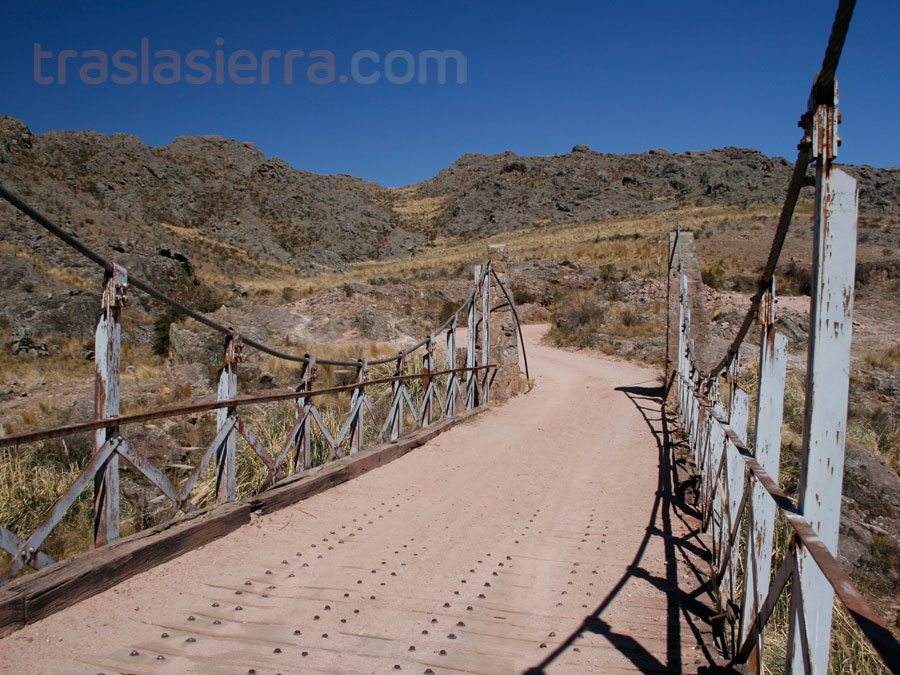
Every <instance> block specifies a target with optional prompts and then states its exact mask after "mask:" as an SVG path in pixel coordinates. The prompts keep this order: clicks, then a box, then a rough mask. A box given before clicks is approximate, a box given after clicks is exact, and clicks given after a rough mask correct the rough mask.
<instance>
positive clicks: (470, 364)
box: [466, 265, 481, 410]
mask: <svg viewBox="0 0 900 675" xmlns="http://www.w3.org/2000/svg"><path fill="white" fill-rule="evenodd" d="M480 279H481V265H475V283H476V284H477V285H476V289H475V294H474V295H473V296H472V302H470V303H469V320H468V324H469V325H468V328H467V329H466V332H467V339H468V343H467V347H466V368H474V367H475V364H476V360H475V350H476V341H477V340H476V338H477V335H478V302H479V300H480V298H479V297H478V293H479V291H480V290H481V286H480V284H478V282H479V280H480ZM477 405H478V377H477V373H476V372H475V371H472V370H468V371H466V410H471V409H472V408H474V407H475V406H477Z"/></svg>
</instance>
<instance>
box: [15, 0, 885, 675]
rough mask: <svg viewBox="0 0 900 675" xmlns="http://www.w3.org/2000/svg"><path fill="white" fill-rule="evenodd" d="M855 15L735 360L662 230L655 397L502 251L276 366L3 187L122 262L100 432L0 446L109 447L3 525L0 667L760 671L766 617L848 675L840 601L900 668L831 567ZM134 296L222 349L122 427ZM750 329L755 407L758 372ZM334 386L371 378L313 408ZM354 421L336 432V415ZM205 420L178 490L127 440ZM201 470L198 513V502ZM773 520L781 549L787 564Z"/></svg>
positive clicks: (643, 378) (111, 288) (48, 223)
mask: <svg viewBox="0 0 900 675" xmlns="http://www.w3.org/2000/svg"><path fill="white" fill-rule="evenodd" d="M853 6H854V2H852V1H849V2H848V1H843V2H841V3H840V6H839V8H838V12H837V16H836V19H835V23H834V27H833V30H832V35H831V38H830V40H829V44H828V48H827V50H826V56H825V59H824V61H823V66H822V69H821V70H820V72H819V73H818V74H817V75H816V78H815V80H814V85H813V88H812V92H811V94H810V101H809V108H808V110H807V111H806V113H805V114H804V115H803V117H802V119H801V126H802V127H803V129H804V137H803V139H802V141H801V143H800V145H799V153H798V158H797V161H796V164H795V170H794V173H793V177H792V180H791V183H790V185H789V186H788V190H787V197H786V199H785V203H784V207H783V209H782V213H781V217H780V219H779V223H778V226H777V229H776V233H775V237H774V241H773V245H772V248H771V252H770V255H769V257H768V260H767V262H766V265H765V268H764V271H763V274H762V275H761V278H760V280H759V286H758V290H757V292H756V293H755V294H754V295H753V297H752V299H751V302H750V307H749V309H748V311H747V313H746V317H745V320H744V322H743V324H742V325H741V327H740V329H739V331H738V333H737V335H736V336H735V338H734V341H733V343H732V344H731V346H730V347H729V349H728V351H727V353H726V354H725V355H724V356H723V357H722V358H721V360H720V361H718V362H715V363H705V362H704V361H703V359H702V358H701V357H700V354H699V349H698V343H699V341H700V339H701V338H702V335H695V332H694V331H693V330H692V325H693V322H692V312H693V311H694V310H695V308H696V300H695V296H696V284H693V288H692V281H691V279H690V276H691V275H690V270H691V269H693V268H696V266H697V261H696V258H695V256H694V254H693V247H692V245H691V244H692V239H691V237H690V234H689V233H686V232H681V231H680V230H678V231H676V232H674V233H672V236H671V238H670V246H669V327H668V352H667V363H666V369H665V371H664V374H665V377H659V373H658V371H657V370H655V369H651V368H648V367H645V366H639V365H635V364H631V363H626V362H623V361H619V360H615V359H611V358H608V357H601V356H598V355H593V354H588V353H572V352H565V351H560V350H556V349H552V348H550V347H547V346H545V345H543V344H542V343H541V341H540V338H541V336H542V331H543V328H542V327H539V326H521V325H520V323H519V321H518V316H517V315H516V310H515V304H514V302H513V298H512V296H511V294H510V292H509V285H510V279H509V267H508V260H507V258H506V254H505V251H504V250H502V249H501V248H492V249H491V250H489V255H488V259H487V260H486V261H485V262H484V263H483V264H482V265H478V266H476V267H475V269H474V278H473V286H472V290H471V293H470V294H469V295H468V297H467V299H466V300H465V301H464V302H463V303H462V305H460V306H459V307H458V308H457V309H456V311H455V312H453V313H452V314H451V316H450V317H449V319H448V320H447V321H446V322H445V323H444V324H443V325H441V326H440V327H438V328H436V329H435V330H434V331H432V332H431V333H429V334H428V335H426V336H424V338H423V339H422V340H420V341H419V342H418V343H416V344H414V345H410V346H408V347H407V348H405V349H403V350H401V351H399V352H398V353H397V354H395V355H393V356H390V357H387V358H383V359H372V360H367V359H366V358H359V359H357V360H349V361H343V360H334V359H324V358H320V359H317V358H316V357H315V355H313V354H304V355H297V354H291V353H287V352H284V351H279V350H277V349H274V348H272V347H271V346H269V345H266V344H263V343H261V342H259V341H256V340H253V339H249V338H247V337H245V336H242V335H241V334H240V333H239V332H238V331H237V330H235V329H233V328H231V327H229V326H224V325H221V324H219V323H217V322H216V321H214V320H212V319H210V318H209V317H208V316H206V315H204V314H201V313H199V312H196V311H194V310H193V309H191V308H190V307H187V306H185V305H184V304H181V303H179V302H176V301H175V300H174V299H172V298H169V297H168V296H166V295H165V294H163V293H162V292H160V291H159V290H158V289H156V288H154V287H153V286H152V285H150V284H148V283H147V282H145V281H143V280H141V279H139V278H136V277H134V276H131V275H129V272H128V270H126V269H124V268H123V267H122V266H120V265H119V264H117V263H116V262H115V261H113V260H108V259H106V258H104V257H102V256H101V255H99V254H98V253H97V252H95V251H93V250H92V249H90V248H89V247H87V246H85V245H84V244H83V243H82V242H81V241H79V240H78V239H77V238H75V237H73V236H72V235H71V234H69V233H68V232H66V231H65V230H64V229H63V228H61V227H59V226H58V225H56V224H55V223H54V222H53V221H52V220H51V219H50V218H48V217H46V216H44V215H43V214H42V213H40V212H39V211H38V210H37V209H35V208H34V207H33V206H32V205H30V204H27V203H25V202H24V201H23V200H22V199H21V198H20V197H18V196H17V195H15V194H14V193H13V192H11V191H10V190H8V189H7V188H6V187H0V197H3V199H5V200H6V201H7V202H8V203H9V204H11V205H12V206H13V207H14V208H16V209H18V210H19V211H20V212H22V213H24V214H25V215H27V216H29V217H30V218H31V219H32V220H33V221H34V222H35V223H36V224H38V225H39V226H41V227H43V228H44V229H45V230H47V231H48V232H50V233H51V234H53V235H54V236H56V237H58V238H59V239H60V240H62V241H63V242H65V243H66V244H67V245H69V246H71V247H72V248H73V249H75V250H76V251H78V252H79V253H81V254H82V255H84V256H85V257H87V258H88V259H89V260H91V261H93V262H94V263H96V264H97V265H99V266H100V267H101V268H102V269H103V270H104V282H103V294H102V306H101V307H100V308H99V309H100V316H99V319H98V322H97V328H96V335H95V350H94V361H95V406H94V413H95V414H94V419H93V420H92V421H88V422H82V423H76V424H69V425H66V426H60V427H53V428H45V429H39V430H36V431H31V432H27V433H20V434H16V435H13V436H6V437H2V438H0V447H21V446H28V445H29V444H38V443H44V442H51V441H54V440H56V439H63V438H66V437H68V436H71V435H73V434H86V433H87V434H92V435H93V453H92V454H91V457H90V459H89V461H88V462H87V464H86V465H85V466H84V468H83V470H82V471H81V472H80V473H79V474H78V476H77V477H76V478H75V479H74V481H73V482H72V484H71V485H70V486H69V488H68V489H67V490H66V491H65V493H64V494H63V495H62V496H61V497H60V498H59V499H58V500H57V501H56V503H55V504H54V505H53V506H52V508H50V509H49V511H48V512H47V513H45V514H42V517H41V519H40V521H39V524H38V525H37V526H36V527H35V528H33V529H32V530H31V531H27V532H23V531H21V528H20V527H17V524H16V523H0V547H2V549H3V550H4V551H6V553H7V554H8V555H7V559H8V563H7V564H6V566H5V569H3V571H2V572H0V582H2V583H3V585H2V586H0V634H2V635H4V637H3V638H2V639H0V652H2V654H3V658H2V659H0V671H3V672H48V673H50V672H59V673H68V672H86V673H112V672H122V673H182V672H197V673H291V672H346V673H360V672H372V673H376V672H388V671H395V670H400V671H412V672H422V673H438V672H448V673H449V672H468V673H505V672H526V673H541V672H573V673H574V672H603V673H607V672H634V671H639V672H728V671H738V670H741V671H745V672H750V671H752V672H763V663H764V660H765V657H766V656H767V649H770V647H767V643H766V640H765V632H766V626H767V622H768V621H769V619H770V617H771V615H772V612H773V609H774V607H775V605H776V603H777V602H778V601H779V598H780V597H789V603H790V631H789V636H788V641H787V647H786V651H785V653H784V654H781V655H780V658H781V660H782V661H783V662H784V663H786V664H787V665H786V669H787V670H789V671H791V672H805V673H825V672H827V671H828V667H829V650H830V634H831V622H832V607H833V601H834V598H837V600H838V601H839V602H841V603H843V605H844V606H845V607H846V609H847V610H848V611H849V613H850V615H851V617H852V618H853V620H854V621H855V622H856V624H857V625H858V627H859V629H860V632H861V634H862V635H863V636H864V639H865V641H866V642H867V644H868V645H870V648H871V649H872V650H873V651H874V652H875V653H877V654H878V655H879V657H880V659H881V660H882V661H883V662H884V664H886V668H887V669H888V670H889V671H890V672H895V673H896V672H900V644H898V642H897V640H896V638H895V637H894V636H893V634H892V633H891V631H890V630H889V629H888V628H887V627H886V626H885V625H884V624H883V623H882V622H881V620H880V619H879V618H878V616H877V615H876V613H875V612H874V611H873V610H872V608H871V607H870V606H869V605H868V603H867V602H866V601H865V599H864V598H863V597H862V595H861V594H860V593H859V591H858V590H857V589H856V588H855V587H854V586H853V584H852V582H851V581H850V580H849V578H848V577H847V576H846V574H845V573H844V572H843V571H842V570H841V568H840V566H839V565H838V564H837V562H836V560H835V553H836V548H837V532H838V522H839V514H840V499H841V477H842V468H843V453H844V448H843V445H844V441H845V430H846V411H847V391H848V378H849V354H850V337H851V331H852V303H853V271H854V263H855V243H856V216H857V203H858V192H857V186H856V181H855V180H854V179H852V178H851V177H850V176H848V175H847V174H846V173H844V172H843V171H842V170H841V169H840V168H839V167H837V166H836V165H834V163H833V162H834V159H835V157H836V156H837V150H838V145H839V141H840V139H839V137H838V134H837V125H838V122H839V115H838V109H837V108H838V87H837V80H836V78H835V71H836V68H837V64H838V60H839V57H840V52H841V49H842V47H843V43H844V39H845V37H846V32H847V28H848V26H849V22H850V17H851V15H852V10H853ZM811 163H814V164H815V167H816V210H815V232H816V236H815V250H814V255H815V263H814V266H813V283H812V297H811V303H810V326H811V330H810V345H809V358H808V375H807V377H808V381H807V401H806V413H805V418H806V421H805V424H804V429H805V431H804V438H803V458H802V465H801V477H800V496H799V499H798V501H797V502H794V501H793V500H791V499H790V498H788V497H787V496H786V495H785V494H784V492H783V491H782V490H781V488H780V487H779V485H778V480H777V473H778V466H779V452H780V442H781V441H780V433H781V422H782V420H781V416H782V402H783V399H784V380H785V367H786V366H785V363H786V358H785V351H786V347H785V340H784V337H783V336H781V335H780V334H779V333H778V331H777V330H776V327H775V319H776V316H775V314H776V309H775V307H776V305H775V289H774V284H773V279H774V272H775V268H776V265H777V263H778V259H779V254H780V251H781V247H782V245H783V242H784V239H785V236H786V234H787V231H788V227H789V225H790V222H791V217H792V215H793V210H794V207H795V205H796V202H797V199H798V196H799V193H800V188H801V186H802V184H803V180H804V177H805V175H806V171H807V168H808V166H809V165H810V164H811ZM134 291H138V292H142V293H146V294H148V295H149V296H150V297H152V298H153V299H154V300H156V301H157V302H160V303H162V304H163V305H166V306H168V307H169V308H171V309H174V310H176V311H177V312H180V313H181V314H182V315H185V316H189V317H192V318H194V319H195V320H197V321H199V322H200V323H202V324H204V325H205V326H207V327H208V328H210V329H212V330H214V331H217V332H218V333H220V334H221V336H222V339H223V340H224V344H225V349H224V355H225V357H224V363H223V365H222V368H221V371H220V372H219V375H218V390H217V396H216V398H215V399H214V400H199V401H191V402H189V403H187V404H185V405H180V406H177V407H169V408H164V409H156V410H148V411H143V412H137V413H129V414H122V412H121V401H120V398H121V394H120V372H119V371H120V363H121V342H122V321H123V316H124V314H125V312H126V311H127V308H126V305H127V299H128V295H129V293H131V292H134ZM754 323H756V324H757V325H758V326H759V327H760V331H761V335H762V337H761V343H760V357H759V363H758V373H759V382H760V391H759V395H758V400H757V401H756V403H755V406H753V407H755V409H752V406H751V399H750V396H749V395H748V394H747V393H746V392H745V391H743V390H742V389H741V386H740V368H741V360H740V354H741V346H742V344H743V342H744V340H745V338H746V336H747V335H748V333H749V330H750V328H751V326H752V325H753V324H754ZM245 350H258V351H260V352H263V353H265V354H268V355H270V356H272V357H274V358H278V359H285V360H288V361H291V362H293V363H295V364H296V367H297V382H296V383H295V387H294V388H292V389H290V390H286V391H276V392H270V393H265V394H258V393H256V394H254V393H250V394H244V395H241V394H240V392H239V391H238V377H237V376H238V373H239V371H240V368H241V362H242V360H243V356H244V352H245ZM529 358H530V361H531V362H530V364H529ZM325 367H340V368H344V369H352V372H353V373H355V378H354V380H353V381H352V382H350V383H349V384H341V385H337V386H324V387H323V386H320V383H319V371H320V368H325ZM523 370H524V379H523V377H522V375H523V373H522V371H523ZM526 388H527V389H528V391H527V393H525V392H524V390H525V389H526ZM336 401H337V402H339V403H342V404H343V405H344V408H343V410H342V413H341V414H340V415H338V419H337V421H336V422H335V421H331V420H330V418H329V417H328V416H327V415H324V414H323V411H324V410H325V406H326V404H327V405H334V404H335V402H336ZM285 403H287V404H288V405H290V406H291V407H292V408H291V409H292V418H291V424H290V425H289V429H288V431H287V432H286V434H285V435H284V437H283V438H282V439H280V442H279V444H278V447H276V448H275V449H274V451H273V450H272V448H271V447H267V446H266V445H265V444H264V443H262V442H261V441H260V438H259V434H258V429H257V430H255V429H254V420H253V417H252V415H250V414H249V413H248V411H249V410H251V409H252V408H253V407H254V406H264V405H273V404H285ZM189 415H193V416H197V415H208V416H214V417H215V420H214V424H213V425H211V427H210V434H209V435H210V438H209V439H208V443H207V444H206V445H205V446H204V447H202V448H200V450H201V451H200V452H199V453H198V454H197V456H196V461H195V463H194V464H193V465H191V466H190V467H187V468H186V469H185V468H184V467H181V468H180V469H179V472H173V471H172V469H171V467H167V466H163V465H160V464H158V463H156V462H154V461H153V460H152V459H151V458H150V457H148V456H147V455H145V454H144V453H143V452H142V451H141V450H140V448H139V447H138V446H136V445H135V444H134V443H131V442H129V430H130V429H134V428H135V427H136V426H137V425H142V424H146V423H148V422H150V421H154V420H160V419H170V418H172V419H177V418H183V417H185V416H189ZM751 417H752V418H753V420H754V424H753V428H754V429H755V433H754V438H753V439H752V442H751V439H750V438H748V427H749V423H750V420H751ZM239 439H240V443H239V442H238V441H239ZM676 450H685V451H687V452H688V453H689V455H690V457H691V458H692V460H693V464H694V466H695V467H696V471H697V475H698V485H699V487H698V490H697V492H698V499H697V502H696V504H688V503H684V502H683V501H681V499H680V498H679V497H677V496H676V494H677V492H678V490H677V485H676V484H675V483H676V482H677V478H678V472H676V471H675V466H674V465H675V452H676ZM241 454H243V455H245V456H244V457H243V459H245V460H247V461H254V462H258V463H261V465H262V466H263V467H264V473H265V478H264V480H262V482H261V484H260V485H259V490H258V491H256V492H255V493H254V494H250V495H244V494H239V491H238V486H237V473H238V472H237V465H238V463H239V459H242V457H241ZM376 469H377V470H376ZM124 471H127V472H129V473H130V474H133V475H139V476H140V480H141V481H143V482H144V483H145V484H146V485H148V486H153V489H155V490H157V491H158V494H159V495H160V498H161V499H164V500H165V501H166V504H167V505H168V506H167V509H168V510H167V511H166V512H165V514H164V517H163V518H162V519H161V522H159V523H157V524H155V525H153V526H152V527H150V528H148V529H146V530H144V531H142V532H138V533H136V534H132V535H130V536H127V537H121V536H120V534H121V532H120V524H121V508H120V495H121V485H120V479H121V474H122V472H124ZM209 471H212V472H214V498H213V500H212V501H213V502H214V503H213V504H212V505H211V506H206V505H205V504H203V503H201V502H200V498H199V496H198V490H197V488H198V482H199V481H200V480H201V478H202V476H203V475H204V474H205V473H207V472H209ZM89 490H92V492H93V517H94V527H93V550H91V551H89V552H88V553H85V554H83V555H81V556H78V557H75V558H73V559H70V560H65V561H56V560H54V559H53V558H52V557H51V556H50V555H49V554H48V553H47V552H46V551H45V550H42V546H43V545H44V544H45V542H46V541H47V538H48V536H49V535H50V534H51V533H52V532H53V530H54V528H56V527H58V526H59V525H60V523H62V522H63V520H64V518H65V517H66V514H67V513H68V511H69V510H70V509H71V507H72V506H73V504H75V503H76V501H77V500H78V499H79V497H80V495H81V494H82V493H84V492H85V491H89ZM776 514H780V515H778V517H780V518H784V519H785V520H786V522H787V523H788V525H789V526H790V528H791V535H790V544H789V547H788V550H787V552H786V553H784V554H783V555H779V556H778V559H777V560H776V552H775V551H774V550H773V548H774V545H773V532H774V529H775V519H776ZM742 533H743V534H742ZM26 572H27V573H26Z"/></svg>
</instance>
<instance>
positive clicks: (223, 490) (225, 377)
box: [216, 331, 242, 504]
mask: <svg viewBox="0 0 900 675" xmlns="http://www.w3.org/2000/svg"><path fill="white" fill-rule="evenodd" d="M241 349H242V345H241V336H240V335H239V334H238V333H237V331H233V332H232V334H231V335H230V336H229V337H228V338H227V339H226V340H225V357H224V364H223V366H222V370H221V371H220V372H219V387H218V391H217V392H216V398H217V400H219V401H227V400H230V399H233V398H234V397H235V396H237V362H238V361H239V360H240V358H241ZM233 412H234V408H231V407H229V408H219V409H218V410H216V430H217V431H218V430H219V429H221V428H222V427H224V426H225V423H226V422H227V421H228V417H229V416H230V415H231V414H232V413H233ZM236 448H237V439H236V434H235V432H234V431H233V430H232V431H231V432H230V433H229V434H228V435H227V436H226V437H225V440H224V441H223V442H222V445H220V446H219V447H218V448H216V502H217V503H219V504H224V503H225V502H233V501H234V497H235V452H236Z"/></svg>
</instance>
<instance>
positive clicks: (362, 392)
mask: <svg viewBox="0 0 900 675" xmlns="http://www.w3.org/2000/svg"><path fill="white" fill-rule="evenodd" d="M368 379H369V361H368V360H367V359H360V360H359V365H358V366H357V367H356V381H357V383H359V385H360V386H359V388H358V389H354V390H353V395H352V396H351V397H350V410H351V411H354V410H355V411H356V412H355V413H354V419H353V422H352V429H353V431H352V433H351V436H350V454H351V455H355V454H356V453H357V452H359V451H360V450H362V448H363V445H365V442H366V431H365V417H366V416H365V412H366V408H365V406H366V388H365V387H364V386H363V383H364V382H367V381H368Z"/></svg>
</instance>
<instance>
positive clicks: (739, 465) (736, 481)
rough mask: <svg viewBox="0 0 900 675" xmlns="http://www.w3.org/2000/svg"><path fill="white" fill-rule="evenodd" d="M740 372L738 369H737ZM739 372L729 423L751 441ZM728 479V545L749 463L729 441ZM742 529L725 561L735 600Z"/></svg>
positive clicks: (747, 402)
mask: <svg viewBox="0 0 900 675" xmlns="http://www.w3.org/2000/svg"><path fill="white" fill-rule="evenodd" d="M736 372H737V371H736ZM736 372H735V377H734V381H733V383H732V392H731V419H730V420H729V426H730V427H731V428H732V429H733V430H734V432H735V433H736V434H737V436H738V438H739V439H741V441H743V442H744V445H746V444H747V426H748V423H749V421H750V394H748V393H747V392H746V391H744V390H743V389H740V388H739V386H738V377H737V374H736ZM725 452H726V453H727V454H726V457H725V462H726V465H725V471H726V474H725V480H724V484H725V486H726V490H727V492H728V496H727V497H728V517H727V518H726V519H725V523H724V528H725V537H726V547H727V546H728V542H727V538H728V537H730V536H731V533H732V531H734V528H735V527H737V523H738V521H739V520H740V519H741V514H740V513H738V509H739V508H740V506H741V499H742V498H743V495H744V480H745V472H746V466H747V465H746V464H745V463H744V460H743V458H742V457H741V455H740V453H739V452H738V450H737V448H736V447H735V445H734V444H733V443H732V442H731V441H729V442H728V444H727V447H726V449H725ZM740 536H741V535H740V530H738V532H737V535H736V536H735V540H734V545H733V546H731V547H730V548H729V549H728V550H729V555H728V559H727V560H724V561H723V564H724V565H725V569H726V570H727V574H726V575H725V579H726V580H727V581H728V597H729V599H731V600H732V601H733V602H737V600H738V598H737V597H736V596H737V576H736V574H737V566H738V560H739V557H740V556H739V553H740V546H739V543H740Z"/></svg>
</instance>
